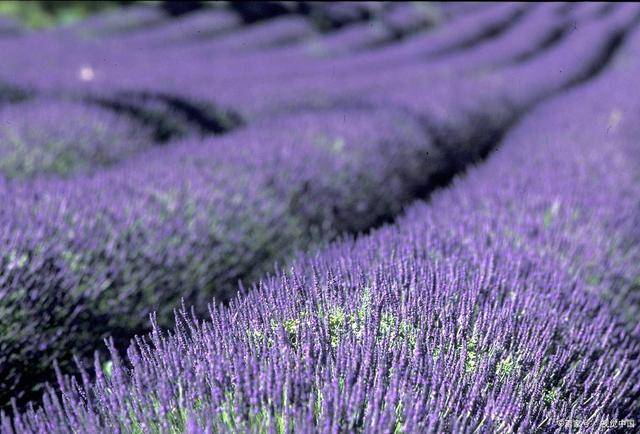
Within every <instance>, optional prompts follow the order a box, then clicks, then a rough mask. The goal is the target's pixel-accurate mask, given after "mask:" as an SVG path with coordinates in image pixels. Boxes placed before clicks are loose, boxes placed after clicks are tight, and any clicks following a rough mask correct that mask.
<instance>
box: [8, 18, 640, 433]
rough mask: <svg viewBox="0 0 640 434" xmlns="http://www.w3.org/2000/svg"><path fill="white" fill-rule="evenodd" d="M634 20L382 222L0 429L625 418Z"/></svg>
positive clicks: (630, 404) (476, 427) (263, 427)
mask: <svg viewBox="0 0 640 434" xmlns="http://www.w3.org/2000/svg"><path fill="white" fill-rule="evenodd" d="M639 56H640V32H639V31H635V32H634V33H632V34H631V37H630V38H628V40H627V42H626V43H625V44H624V46H623V47H622V50H621V51H620V52H619V53H618V54H617V55H616V57H615V58H614V62H613V64H612V65H610V66H609V68H608V69H607V70H606V71H605V73H604V74H603V75H601V76H600V77H599V78H597V79H596V80H595V81H593V82H591V83H588V84H585V85H583V86H580V87H578V88H576V89H574V90H572V91H570V92H568V93H566V94H563V95H560V96H558V97H556V98H554V99H553V100H552V101H550V102H548V103H545V104H543V105H542V106H540V107H538V108H537V109H535V110H533V112H532V113H531V114H529V115H528V116H526V117H525V119H524V120H523V121H522V122H521V123H520V124H519V125H518V126H517V127H516V128H515V129H514V130H513V131H511V132H510V133H509V134H508V135H507V137H506V139H505V140H504V142H503V144H502V146H501V148H500V149H499V150H498V151H497V152H496V153H495V155H493V156H492V157H491V158H490V159H489V160H488V162H486V164H484V165H483V166H480V167H477V168H474V169H472V170H471V171H470V172H469V173H468V175H467V176H466V177H465V178H461V179H458V180H457V181H456V182H455V184H454V185H453V186H452V187H451V188H449V189H447V190H445V191H441V192H439V193H438V194H436V195H435V196H434V198H433V200H432V201H431V202H430V203H429V204H425V203H421V204H417V205H415V206H414V207H412V208H411V209H410V210H409V211H408V212H407V214H406V215H405V216H404V217H402V219H401V220H400V221H399V222H398V223H396V224H395V225H392V226H387V227H385V228H382V229H380V230H378V231H376V232H374V233H373V234H371V235H369V236H365V237H361V238H360V239H358V240H356V241H343V242H340V243H337V244H334V245H331V246H329V247H328V248H327V249H325V250H324V251H322V252H320V253H317V254H309V255H303V256H301V257H300V258H299V259H298V260H297V261H296V262H295V263H294V264H293V265H292V266H291V267H290V268H287V269H285V270H283V271H282V272H281V273H278V274H277V275H276V276H274V277H271V278H268V279H263V280H261V283H260V285H258V288H256V289H254V290H253V291H252V292H250V293H249V294H247V295H246V296H243V297H241V298H238V299H235V300H233V301H232V303H231V304H230V305H229V306H228V307H211V309H210V319H209V320H207V321H201V320H196V319H193V318H191V317H190V315H189V314H188V313H187V312H184V311H183V312H182V313H181V314H180V315H179V316H178V326H177V328H176V329H175V330H174V331H173V332H172V333H170V334H169V335H165V334H163V333H162V332H161V331H160V330H159V329H157V328H156V330H155V332H154V333H153V334H151V335H150V336H148V337H146V338H139V339H137V342H136V344H135V345H132V346H131V348H130V349H129V352H128V355H127V359H126V360H121V359H120V358H119V357H118V356H117V354H116V353H115V352H112V354H111V357H112V359H111V360H109V361H108V362H107V363H104V364H101V363H100V362H99V361H96V363H95V369H96V372H97V379H96V380H95V381H91V380H89V375H88V374H87V373H85V374H83V376H82V377H83V378H82V381H81V382H80V383H76V382H75V381H71V380H68V379H63V378H62V377H61V379H60V380H61V384H60V389H59V390H57V391H55V392H54V391H52V392H50V393H49V394H48V396H47V398H46V399H45V404H44V406H43V407H42V408H39V409H32V410H29V411H28V412H26V413H24V414H22V415H20V416H18V417H15V418H13V419H10V418H8V417H5V418H3V420H2V423H3V425H2V429H3V430H5V431H6V432H9V433H10V432H78V431H81V432H88V433H91V432H189V433H196V432H226V431H251V432H254V431H256V432H272V431H277V432H289V431H297V432H315V431H318V432H361V431H364V432H443V431H444V432H494V431H516V432H557V431H562V430H563V429H571V428H573V429H580V430H582V431H588V432H592V431H596V430H602V431H606V430H632V429H633V428H634V427H637V425H636V424H637V423H638V420H637V417H638V414H640V404H639V401H638V397H639V396H640V366H639V365H638V352H639V351H640V321H638V316H637V311H638V306H639V304H638V301H639V300H638V294H637V281H638V276H640V265H639V264H640V249H639V248H638V246H639V244H638V242H639V241H640V231H639V230H638V226H637V210H638V206H639V204H640V184H638V182H637V180H638V177H639V176H640V154H638V152H637V141H638V140H639V139H640V131H639V130H638V128H637V123H636V122H635V116H636V115H637V113H638V110H640V103H639V101H640V98H639V97H640V94H639V93H638V91H637V86H635V85H636V84H637V83H636V82H637V76H638V74H640V62H639V61H638V59H640V57H639Z"/></svg>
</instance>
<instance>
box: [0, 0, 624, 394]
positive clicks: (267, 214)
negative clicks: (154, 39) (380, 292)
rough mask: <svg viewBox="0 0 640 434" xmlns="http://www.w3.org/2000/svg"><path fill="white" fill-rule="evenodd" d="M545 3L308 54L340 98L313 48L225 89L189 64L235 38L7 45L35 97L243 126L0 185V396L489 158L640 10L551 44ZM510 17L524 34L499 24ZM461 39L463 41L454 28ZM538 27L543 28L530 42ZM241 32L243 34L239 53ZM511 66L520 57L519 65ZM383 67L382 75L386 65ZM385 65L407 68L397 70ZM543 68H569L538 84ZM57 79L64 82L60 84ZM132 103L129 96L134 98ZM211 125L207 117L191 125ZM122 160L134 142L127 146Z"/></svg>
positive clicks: (587, 69) (589, 16) (593, 22)
mask: <svg viewBox="0 0 640 434" xmlns="http://www.w3.org/2000/svg"><path fill="white" fill-rule="evenodd" d="M557 9H558V7H557V6H555V5H545V6H538V7H534V8H525V7H523V6H522V5H506V6H499V7H498V6H496V7H495V8H491V9H487V10H484V11H480V12H476V13H474V14H473V16H471V17H469V19H467V20H465V21H464V22H463V20H464V17H461V18H458V20H456V21H453V22H452V23H450V25H451V27H449V26H444V27H442V30H436V31H435V32H436V33H428V34H425V35H417V36H416V38H418V39H417V40H415V39H412V38H409V39H407V40H406V41H405V43H402V44H399V45H397V46H395V45H389V46H386V45H382V46H381V47H379V48H378V49H372V50H370V51H369V50H365V51H364V52H363V54H362V56H354V57H353V59H346V58H344V59H340V56H338V57H337V58H333V57H330V58H327V59H320V60H318V61H317V65H318V66H319V67H320V66H321V65H324V64H327V65H328V66H325V67H326V68H327V69H328V70H330V69H331V68H333V67H335V68H339V70H340V71H341V72H340V73H341V74H342V75H343V77H344V80H343V81H342V82H341V83H340V85H339V86H334V84H335V80H328V79H326V78H322V76H321V75H320V74H317V73H315V72H313V71H310V69H309V67H308V66H306V63H307V62H310V60H309V57H308V54H304V53H306V52H305V51H300V48H295V47H296V45H295V44H294V46H293V47H290V46H285V47H283V48H282V49H274V50H272V52H271V54H274V59H275V60H281V59H287V58H289V59H298V60H300V61H301V62H300V66H299V67H296V68H291V63H284V65H285V66H286V67H289V68H290V70H287V69H286V68H284V67H282V66H274V65H277V64H278V62H276V61H274V63H265V60H264V59H265V56H264V55H263V54H261V53H259V52H258V53H256V54H255V56H249V55H246V56H247V57H246V63H245V64H244V65H245V67H243V68H240V71H244V70H245V69H249V70H250V71H249V72H248V73H246V78H242V77H241V76H240V77H238V80H237V83H235V84H233V82H232V81H231V80H230V77H227V78H229V80H225V79H224V74H219V73H218V71H217V69H214V70H213V71H211V68H209V70H208V69H207V65H208V64H210V63H211V62H210V59H209V60H208V59H207V58H206V57H202V59H201V60H198V59H200V57H199V56H198V55H196V54H198V53H200V54H201V55H204V53H207V51H208V50H212V52H214V53H215V52H218V53H219V52H221V50H222V51H224V47H225V46H226V44H227V43H228V42H224V43H219V42H217V39H214V42H212V44H213V47H208V46H207V45H206V44H204V46H202V47H200V46H199V44H200V43H198V44H196V48H197V50H191V51H190V50H186V53H188V55H186V54H182V51H180V50H176V51H175V52H172V51H171V50H170V49H168V50H165V51H160V53H161V54H158V53H157V52H156V54H154V55H153V56H151V55H149V56H146V55H145V54H144V53H143V54H142V55H141V56H139V57H141V58H142V60H141V59H138V58H137V57H138V56H137V57H136V58H134V59H129V60H128V61H127V60H126V59H121V58H119V57H118V54H117V50H115V48H117V47H118V46H119V45H118V44H122V43H123V42H122V41H120V42H114V45H113V46H110V45H109V44H110V43H107V42H104V44H103V45H101V44H95V45H94V44H93V43H92V44H88V45H87V46H86V47H84V46H83V45H82V44H78V46H77V47H76V48H77V50H78V52H74V51H73V50H71V51H69V50H68V47H69V45H65V44H68V43H69V41H74V42H75V41H76V40H75V39H73V38H72V37H71V36H70V35H69V34H62V35H60V36H59V39H57V38H58V37H57V36H56V37H49V38H46V39H44V40H43V39H42V38H41V36H39V35H29V36H28V37H26V38H25V39H24V40H22V42H21V43H22V44H24V45H22V46H21V45H20V43H16V42H15V41H14V42H12V43H11V44H13V45H11V44H9V45H11V46H12V47H13V48H12V50H13V51H11V52H10V54H12V56H11V57H10V58H11V60H12V62H14V65H8V66H7V65H5V66H4V67H3V68H8V69H5V72H6V71H13V72H10V73H9V75H8V76H7V77H10V78H12V79H13V81H12V82H11V84H12V85H14V86H19V87H20V86H21V87H23V88H24V89H25V90H29V91H31V92H35V93H44V94H47V93H55V94H56V95H58V93H62V94H66V93H67V92H68V93H70V94H72V95H73V96H74V97H75V98H80V99H82V98H84V97H87V95H89V96H88V97H87V98H89V99H90V100H91V101H92V103H96V102H98V103H104V104H105V105H106V106H107V107H115V108H116V109H122V107H124V108H126V109H127V110H128V111H129V113H128V114H132V113H131V112H132V110H134V109H135V110H139V111H144V110H147V112H146V113H144V116H146V117H147V118H148V117H149V113H154V112H158V111H159V112H161V115H162V118H163V119H165V118H173V117H176V116H177V114H176V112H174V111H170V112H169V113H170V114H169V115H166V113H165V112H166V111H167V109H166V108H165V107H164V105H166V104H167V103H168V101H172V102H171V104H172V107H171V110H177V107H178V106H180V107H182V110H183V112H184V113H187V112H190V113H192V112H193V111H194V110H196V109H197V107H196V105H195V104H194V103H193V101H195V100H196V99H204V100H205V101H209V102H213V103H214V104H217V103H218V102H219V101H223V102H224V106H228V107H231V108H234V109H235V108H238V111H239V112H241V113H242V115H243V116H245V117H247V118H248V119H249V120H250V122H249V125H248V126H247V127H246V128H244V129H239V130H238V131H237V132H234V133H232V134H229V135H227V136H225V137H223V138H216V139H206V140H203V139H201V138H200V137H192V138H188V139H186V140H184V141H183V142H181V143H169V144H167V146H165V147H162V148H160V147H154V148H153V149H149V150H147V151H144V150H141V151H139V152H138V153H137V155H134V156H133V157H132V158H129V159H126V161H123V162H121V163H120V164H118V165H116V166H114V167H112V168H108V169H107V170H103V171H100V172H99V173H97V174H95V175H92V174H86V173H80V174H79V175H77V176H74V177H73V178H72V179H70V180H62V179H51V178H38V179H35V180H32V181H27V182H24V183H16V182H12V181H9V180H7V179H4V180H3V181H2V183H1V185H0V196H2V200H3V203H5V204H7V207H6V208H5V209H4V210H3V213H2V214H1V215H0V219H1V220H2V242H3V244H4V246H5V248H4V249H3V251H5V252H6V253H5V255H4V256H3V257H2V261H3V262H2V270H3V272H2V282H3V283H2V287H0V291H1V293H0V295H1V299H2V302H3V305H2V308H3V313H4V315H3V316H2V318H1V319H0V321H2V323H0V326H2V329H3V330H4V331H6V333H3V334H2V336H1V337H0V347H2V349H3V353H2V354H0V383H1V384H2V386H3V387H2V390H3V396H4V398H3V399H4V400H6V399H8V398H9V397H14V398H20V397H21V396H23V395H24V396H33V394H34V393H35V394H37V393H39V392H38V390H39V389H37V390H36V391H35V392H33V391H31V390H29V388H30V387H32V386H34V385H36V386H39V385H40V384H41V382H42V381H44V380H46V379H49V378H51V373H52V367H53V360H54V359H58V360H59V363H60V366H61V368H62V369H63V370H67V369H71V368H72V362H71V356H72V354H73V353H74V352H76V353H78V354H80V355H82V354H86V353H87V352H88V351H91V349H92V348H95V345H96V344H97V342H99V341H100V339H101V338H102V337H103V336H107V335H111V336H113V337H114V338H115V339H116V344H117V345H118V346H122V345H124V344H125V343H126V342H127V341H128V338H129V337H130V336H132V334H133V333H136V332H141V331H144V330H145V328H146V324H147V315H148V313H149V312H151V311H154V310H159V312H158V321H159V323H160V324H161V325H166V324H169V323H170V322H171V321H170V320H171V317H172V309H173V307H174V306H175V305H176V303H177V302H178V300H179V299H180V298H184V299H185V300H186V302H187V303H188V304H193V305H195V306H198V309H199V310H200V312H202V311H203V310H204V306H206V303H207V302H209V301H210V299H211V297H213V296H217V297H218V298H221V299H224V298H227V297H228V295H229V293H231V292H232V291H233V290H234V289H235V287H236V283H237V281H238V280H240V279H242V280H244V281H245V282H251V281H254V280H255V279H257V278H259V277H260V276H261V275H262V274H263V273H264V272H266V271H268V270H271V269H272V266H273V264H274V263H275V262H278V261H280V262H282V261H284V260H286V259H287V258H288V257H289V256H290V255H291V253H292V252H293V251H295V250H296V249H302V248H308V247H309V246H310V245H312V244H313V243H315V242H316V241H318V240H323V239H329V238H332V237H335V236H336V235H337V234H339V233H342V232H344V231H352V232H355V231H360V230H366V229H368V228H370V227H371V226H372V225H375V224H378V223H380V222H382V221H384V220H385V219H388V218H390V217H392V216H394V215H395V214H397V213H398V212H399V211H400V210H401V208H402V206H403V205H404V204H406V203H407V202H408V201H409V200H411V199H412V198H414V197H416V196H417V195H421V194H423V193H425V192H428V191H429V190H430V189H432V188H433V187H434V186H435V185H439V184H440V183H442V182H443V180H445V179H446V177H447V176H448V174H450V173H452V172H453V171H455V170H457V169H460V168H461V167H463V166H464V164H467V163H469V162H471V161H474V159H476V158H477V156H478V155H481V154H482V153H483V152H486V151H487V149H488V147H490V146H491V144H492V142H493V141H494V140H495V138H496V136H498V135H499V134H501V133H502V132H503V131H504V130H505V129H506V128H508V126H509V125H510V124H511V123H512V122H513V121H514V119H515V118H517V116H518V115H519V114H520V113H521V112H523V111H524V110H526V109H528V108H529V106H531V105H532V104H534V103H536V102H537V101H539V100H540V99H542V98H544V97H546V96H548V95H550V94H553V93H554V92H557V91H559V90H562V89H563V88H565V87H567V86H570V85H572V84H575V83H576V82H579V81H580V80H582V79H583V78H587V77H589V76H590V75H591V74H592V73H593V72H592V70H597V69H598V68H599V67H600V66H601V65H604V64H605V63H606V62H605V61H603V60H602V53H603V52H604V51H606V48H607V45H608V44H609V41H610V40H612V39H615V38H616V37H617V36H618V34H619V33H621V32H623V31H624V30H626V29H628V28H629V27H630V26H631V25H632V24H633V22H634V19H635V17H636V15H637V7H635V6H628V7H620V8H619V10H617V11H615V10H614V11H613V12H612V13H610V14H609V15H607V16H599V15H597V16H596V14H594V12H593V10H592V9H594V7H592V6H585V5H583V6H581V7H580V8H578V9H577V10H576V11H574V16H573V17H574V18H573V19H574V20H575V21H576V22H577V23H580V24H582V23H584V28H583V29H582V28H581V29H580V31H579V32H574V33H570V32H565V33H570V34H568V35H567V34H565V35H561V36H560V37H558V38H557V40H556V41H552V42H553V43H552V44H547V45H545V44H544V42H545V40H546V39H547V38H548V37H549V35H551V36H553V35H554V34H555V33H556V32H557V30H556V29H557V28H558V26H560V27H561V28H564V27H563V26H567V25H568V23H569V22H568V21H567V18H566V17H564V16H562V15H559V14H558V10H557ZM556 16H559V18H558V19H555V17H556ZM514 17H516V18H517V22H515V23H513V24H510V23H512V21H513V19H514ZM151 18H153V17H151ZM474 22H477V24H476V25H475V27H471V26H470V24H471V23H474ZM456 23H458V24H456ZM256 25H262V24H260V23H258V24H256ZM264 25H265V26H271V25H273V23H269V22H267V23H265V24H264ZM267 28H268V27H267ZM461 28H467V29H469V30H468V32H467V33H461V32H460V29H461ZM496 28H497V30H495V29H496ZM157 29H160V27H157ZM346 29H348V27H347V28H346ZM447 29H449V30H447ZM492 29H493V30H492ZM536 29H538V30H540V34H539V35H537V36H536V37H535V38H532V39H530V40H527V39H526V38H524V39H523V37H524V36H528V35H531V33H532V32H533V31H535V30H536ZM251 31H255V28H253V29H252V30H251ZM241 33H242V32H240V33H238V34H237V35H236V39H239V40H242V34H241ZM490 33H496V35H495V37H493V38H492V37H489V36H487V35H488V34H490ZM258 34H260V32H258ZM125 36H126V35H125ZM131 36H133V35H131ZM74 37H75V36H74ZM474 38H480V40H479V41H478V42H477V43H474V42H473V41H474ZM124 40H125V41H127V40H128V37H127V38H124ZM49 41H51V42H49ZM227 41H228V40H227ZM585 41H589V44H588V45H585V44H586V43H585ZM40 43H49V44H50V45H52V46H53V48H52V49H51V50H49V48H50V47H49V48H48V47H43V50H42V52H43V56H42V58H43V59H47V61H51V62H52V68H51V71H52V75H53V79H52V81H51V83H50V84H46V83H44V84H43V83H35V82H32V81H30V77H29V71H31V70H33V71H35V70H36V68H37V67H38V65H37V62H33V59H32V58H29V57H24V56H22V57H21V56H20V54H19V51H28V47H29V46H31V45H32V44H40ZM537 46H538V48H536V47H537ZM65 47H66V48H67V49H65ZM74 47H75V45H74ZM396 47H397V51H396ZM419 47H422V52H423V53H425V54H424V56H423V55H421V54H420V53H421V51H420V50H419ZM585 48H586V49H585ZM58 50H60V51H58ZM91 50H95V52H91ZM380 52H383V53H385V54H382V55H381V54H379V53H380ZM449 52H450V54H447V53H449ZM278 53H280V54H278ZM296 53H298V54H296ZM301 53H302V54H301ZM55 55H60V56H61V59H60V60H58V62H59V63H56V62H53V61H52V58H51V57H49V56H55ZM165 55H166V57H163V56H165ZM523 55H526V59H525V60H518V59H519V57H521V56H523ZM84 56H88V57H89V58H96V59H97V58H103V57H104V58H105V59H109V61H113V62H114V63H115V62H116V61H118V62H120V61H121V62H122V64H121V65H120V67H124V69H123V71H124V70H128V71H129V76H128V77H129V78H131V77H133V78H135V80H132V81H131V82H132V83H133V82H136V81H137V83H138V84H140V83H141V82H142V84H141V88H137V87H135V86H134V87H131V88H129V87H128V86H129V85H128V81H125V82H124V83H123V82H119V81H118V80H119V77H118V76H117V75H116V76H115V80H114V81H113V82H109V80H110V79H111V78H112V77H111V75H110V74H111V72H104V74H105V75H104V76H103V75H101V74H103V72H102V71H101V70H100V69H95V68H93V67H92V66H90V65H88V66H87V65H84V66H82V64H77V60H75V59H81V58H84ZM110 56H111V57H110ZM158 56H160V57H159V58H160V59H161V60H162V61H163V62H171V60H172V59H173V60H176V62H175V63H172V65H185V66H184V67H182V68H180V67H176V69H173V72H172V75H175V76H177V77H180V80H184V81H183V82H182V83H183V84H182V85H181V86H182V87H183V88H184V89H176V88H174V87H173V86H172V85H171V81H167V82H165V81H164V80H162V79H161V78H163V77H162V75H158V71H156V69H157V68H156V67H157V66H158V60H155V61H151V59H153V58H158ZM243 56H244V55H242V56H239V58H242V57H243ZM296 56H297V57H296ZM301 56H302V57H301ZM304 56H306V57H304ZM385 56H388V57H385ZM430 56H435V57H433V59H432V57H430ZM252 58H254V60H251V59H252ZM385 58H388V59H389V61H388V63H389V64H390V65H391V66H389V65H387V66H384V65H385V63H384V60H385ZM464 58H467V59H468V61H465V60H464ZM70 59H71V60H70ZM114 59H115V60H114ZM179 59H182V62H179V61H178V60H179ZM303 59H305V61H304V62H303V61H302V60H303ZM396 59H404V60H403V61H401V62H398V64H397V65H395V60H396ZM412 59H413V60H412ZM605 60H606V59H605ZM145 62H149V63H148V65H150V66H146V67H145V66H144V65H145ZM225 62H226V61H225ZM225 62H223V63H225ZM233 62H234V61H229V62H226V63H227V64H228V65H234V63H233ZM350 62H352V63H350ZM32 63H34V64H35V66H34V65H32ZM16 65H18V66H21V67H24V68H26V70H25V71H24V72H25V74H17V73H16V71H17V70H16V69H12V68H14V67H15V66H16ZM69 65H71V67H70V68H71V70H72V72H73V74H72V75H71V76H70V77H69V76H68V75H65V74H66V72H69ZM74 65H77V66H74ZM235 65H237V66H239V65H242V63H240V62H236V63H235ZM251 65H254V66H253V67H251ZM259 65H264V68H263V70H266V71H269V70H272V71H273V73H268V74H269V80H265V84H260V83H255V81H252V80H255V72H251V70H255V67H257V66H259ZM373 65H381V66H382V67H380V68H373ZM552 66H553V67H554V68H558V69H560V70H562V71H563V72H562V73H561V74H559V75H558V76H551V77H549V76H547V75H545V74H543V73H541V72H542V71H547V70H548V69H549V68H550V67H552ZM76 68H79V69H77V70H76ZM145 68H146V69H145ZM370 68H371V69H373V70H371V69H370ZM18 70H19V69H18ZM64 71H66V72H65V73H64V74H63V72H64ZM114 71H115V70H114ZM207 71H208V72H207ZM57 73H60V74H61V75H60V76H59V77H60V78H62V79H64V80H62V81H57V80H58V78H56V74H57ZM159 73H160V74H163V72H162V69H160V70H159ZM207 74H209V75H208V77H209V78H208V79H207V80H205V81H203V80H204V79H205V77H206V76H207ZM242 74H243V75H244V74H245V73H244V72H242ZM252 74H254V75H253V76H252ZM220 76H222V78H223V79H220V80H219V82H217V81H215V82H213V84H211V83H209V84H208V83H207V81H211V80H212V78H211V77H220ZM101 77H106V78H107V79H108V80H106V81H104V80H102V79H101ZM122 77H124V78H127V77H125V76H122ZM122 77H121V78H122ZM198 77H200V79H199V80H196V79H197V78H198ZM288 77H290V78H291V79H290V81H287V83H288V84H290V85H291V86H290V88H287V90H285V91H283V88H282V86H281V85H280V83H281V80H283V79H287V78H288ZM394 77H395V79H394ZM512 77H518V78H519V79H520V80H522V77H524V80H523V81H516V80H514V79H513V78H512ZM49 78H51V77H49ZM155 80H157V81H155ZM193 80H195V82H193V83H192V81H193ZM402 81H404V83H402ZM185 82H186V83H185ZM252 83H253V84H252ZM40 84H43V85H42V86H40ZM85 85H86V86H87V87H86V88H85ZM92 86H93V87H95V89H94V90H95V91H96V92H95V94H94V93H92V89H91V87H92ZM198 86H199V88H198ZM289 89H290V90H289ZM125 91H127V92H132V93H133V98H132V99H134V100H136V102H135V104H134V103H131V102H130V101H129V97H128V96H126V95H125V96H123V93H122V92H125ZM224 92H227V93H226V96H224V95H225V94H224ZM279 93H283V94H284V95H282V97H281V96H280V95H277V94H279ZM149 95H151V96H149ZM175 95H181V97H180V98H177V97H175ZM210 95H213V96H210ZM220 95H223V96H224V98H218V97H219V96H220ZM252 95H253V96H252ZM176 98H177V101H176ZM251 98H253V99H251ZM123 100H125V101H124V102H123ZM137 100H139V101H140V102H139V105H136V104H138V102H137ZM118 104H120V105H118ZM154 104H160V105H161V107H160V108H156V107H155V106H154ZM260 106H262V107H260ZM135 110H134V111H135ZM124 111H126V110H124ZM196 111H197V110H196ZM197 113H198V114H201V113H200V111H198V112H197ZM174 114H175V116H174ZM219 120H220V117H219V116H218V115H214V116H212V117H210V118H206V119H205V120H204V123H205V124H206V123H208V122H210V121H211V122H213V123H215V122H218V121H219ZM214 121H215V122H214ZM453 133H455V134H453ZM172 134H173V133H172ZM467 143H468V144H469V145H468V147H467V148H460V146H461V145H462V144H467ZM131 145H133V144H131ZM134 148H135V149H142V148H136V147H135V146H130V144H127V149H131V150H133V149H134Z"/></svg>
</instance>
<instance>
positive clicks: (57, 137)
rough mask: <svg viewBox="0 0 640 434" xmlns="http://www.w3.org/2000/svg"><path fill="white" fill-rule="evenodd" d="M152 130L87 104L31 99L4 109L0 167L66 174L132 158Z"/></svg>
mask: <svg viewBox="0 0 640 434" xmlns="http://www.w3.org/2000/svg"><path fill="white" fill-rule="evenodd" d="M152 143H153V141H152V137H151V131H149V130H148V129H146V128H144V127H143V126H141V125H139V124H137V123H136V122H134V121H132V120H131V119H127V118H126V117H124V116H117V115H115V114H114V113H112V112H110V111H107V110H104V109H100V108H98V107H92V106H89V105H87V104H80V103H73V102H68V101H56V100H47V99H44V100H40V99H36V100H32V101H27V102H23V103H20V104H15V105H11V106H7V107H5V108H3V109H1V110H0V172H1V173H2V175H3V176H4V177H5V178H14V177H22V178H24V177H32V176H35V175H42V174H55V175H65V176H68V175H70V174H71V173H75V172H78V171H87V170H89V169H95V168H97V167H99V166H108V165H112V164H114V163H116V162H117V161H120V160H123V159H125V158H128V157H130V156H131V155H132V154H134V153H135V152H139V151H141V150H142V149H144V148H146V147H148V146H150V145H151V144H152Z"/></svg>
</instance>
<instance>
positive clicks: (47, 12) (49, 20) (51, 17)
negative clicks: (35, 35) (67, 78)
mask: <svg viewBox="0 0 640 434" xmlns="http://www.w3.org/2000/svg"><path fill="white" fill-rule="evenodd" d="M126 3H131V2H130V1H99V2H88V1H0V15H9V16H11V17H13V18H15V19H17V20H20V21H22V22H23V23H24V24H25V25H27V26H28V27H33V28H43V27H51V26H56V25H65V24H70V23H73V22H75V21H78V20H81V19H83V18H85V17H87V16H89V15H91V14H94V13H96V12H99V11H102V10H106V9H112V8H115V7H117V6H118V5H122V4H126Z"/></svg>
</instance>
